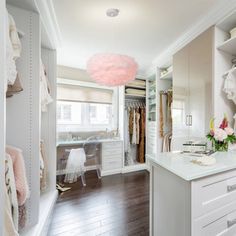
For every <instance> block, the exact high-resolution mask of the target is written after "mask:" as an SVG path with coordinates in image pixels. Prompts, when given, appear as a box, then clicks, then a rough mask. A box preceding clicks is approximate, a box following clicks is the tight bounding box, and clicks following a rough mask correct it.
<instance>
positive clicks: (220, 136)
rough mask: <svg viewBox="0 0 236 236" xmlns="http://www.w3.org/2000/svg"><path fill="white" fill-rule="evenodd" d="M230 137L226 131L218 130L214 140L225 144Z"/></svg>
mask: <svg viewBox="0 0 236 236" xmlns="http://www.w3.org/2000/svg"><path fill="white" fill-rule="evenodd" d="M227 137H228V135H227V133H226V131H224V130H223V129H219V128H216V129H215V132H214V138H215V139H216V140H217V141H220V142H223V141H224V140H225V139H226V138H227Z"/></svg>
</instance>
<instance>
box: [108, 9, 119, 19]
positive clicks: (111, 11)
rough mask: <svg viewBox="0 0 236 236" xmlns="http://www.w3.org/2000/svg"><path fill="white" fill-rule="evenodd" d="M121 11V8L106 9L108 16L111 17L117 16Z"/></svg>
mask: <svg viewBox="0 0 236 236" xmlns="http://www.w3.org/2000/svg"><path fill="white" fill-rule="evenodd" d="M119 13H120V10H119V9H116V8H110V9H108V10H107V11H106V14H107V16H109V17H116V16H118V15H119Z"/></svg>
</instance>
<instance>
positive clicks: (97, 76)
mask: <svg viewBox="0 0 236 236" xmlns="http://www.w3.org/2000/svg"><path fill="white" fill-rule="evenodd" d="M137 70H138V64H137V63H136V62H135V60H134V59H133V58H131V57H129V56H125V55H119V54H112V53H100V54H96V55H94V56H93V57H91V58H90V59H89V61H88V63H87V72H88V73H89V75H90V76H91V78H92V79H93V80H94V81H96V82H97V83H98V84H102V85H107V86H120V85H125V84H127V83H128V82H130V81H133V80H134V79H135V76H136V73H137Z"/></svg>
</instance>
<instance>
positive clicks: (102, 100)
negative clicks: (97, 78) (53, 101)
mask: <svg viewBox="0 0 236 236" xmlns="http://www.w3.org/2000/svg"><path fill="white" fill-rule="evenodd" d="M114 91H115V90H113V89H110V88H107V87H101V86H99V85H94V84H91V85H88V83H85V84H84V83H82V82H79V84H66V83H59V84H58V85H57V99H58V101H57V131H58V132H80V131H84V132H87V131H102V130H106V129H114V125H115V124H116V123H115V122H116V116H115V115H113V113H114V112H115V110H116V109H114V107H113V106H116V102H115V101H116V100H115V99H116V97H114Z"/></svg>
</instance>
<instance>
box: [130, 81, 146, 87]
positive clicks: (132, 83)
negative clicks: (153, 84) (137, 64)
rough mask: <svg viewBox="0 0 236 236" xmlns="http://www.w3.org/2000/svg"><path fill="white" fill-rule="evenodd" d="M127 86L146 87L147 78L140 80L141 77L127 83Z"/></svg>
mask: <svg viewBox="0 0 236 236" xmlns="http://www.w3.org/2000/svg"><path fill="white" fill-rule="evenodd" d="M127 86H137V87H144V88H145V87H146V82H145V80H140V79H136V80H134V81H132V82H130V83H128V84H127Z"/></svg>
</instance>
